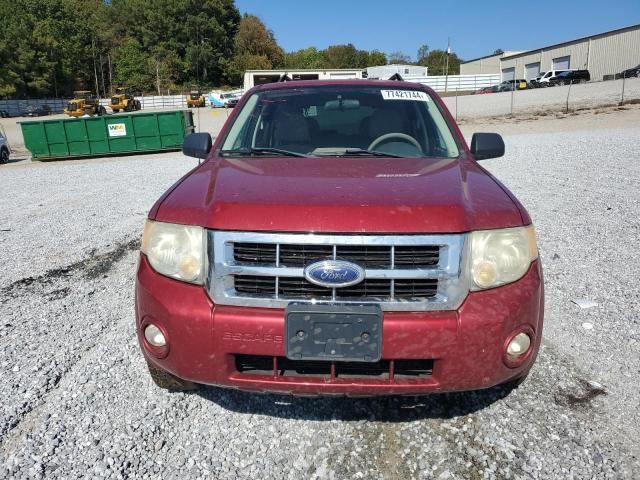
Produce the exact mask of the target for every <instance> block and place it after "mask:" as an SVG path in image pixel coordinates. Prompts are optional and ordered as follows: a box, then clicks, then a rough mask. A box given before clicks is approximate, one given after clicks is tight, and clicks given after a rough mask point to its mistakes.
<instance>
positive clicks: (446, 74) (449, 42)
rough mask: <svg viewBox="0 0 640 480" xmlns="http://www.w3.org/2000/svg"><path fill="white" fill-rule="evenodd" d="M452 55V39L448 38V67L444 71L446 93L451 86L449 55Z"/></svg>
mask: <svg viewBox="0 0 640 480" xmlns="http://www.w3.org/2000/svg"><path fill="white" fill-rule="evenodd" d="M450 53H451V38H450V37H447V65H446V67H445V69H444V91H445V92H446V91H447V87H448V85H449V54H450Z"/></svg>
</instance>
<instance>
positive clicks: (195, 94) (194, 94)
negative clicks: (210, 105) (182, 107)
mask: <svg viewBox="0 0 640 480" xmlns="http://www.w3.org/2000/svg"><path fill="white" fill-rule="evenodd" d="M204 105H205V100H204V95H203V94H202V91H201V90H200V89H199V88H198V87H195V86H194V87H191V91H190V92H189V95H187V107H189V108H193V107H196V108H199V107H204Z"/></svg>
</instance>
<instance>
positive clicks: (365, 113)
mask: <svg viewBox="0 0 640 480" xmlns="http://www.w3.org/2000/svg"><path fill="white" fill-rule="evenodd" d="M268 149H271V150H272V151H271V152H269V151H268ZM258 150H260V154H261V155H271V156H277V155H279V153H278V152H280V154H281V153H282V151H286V152H293V153H295V154H302V155H313V156H321V155H330V156H350V155H358V154H366V153H367V152H371V153H373V154H386V155H388V156H402V157H457V156H458V155H459V151H458V147H457V144H456V142H455V139H454V136H453V134H452V133H451V130H450V128H449V126H448V124H447V123H446V121H445V119H444V117H443V116H442V113H441V112H440V110H439V109H438V106H437V105H436V104H435V102H434V101H433V98H431V96H430V95H429V94H428V93H426V92H424V91H422V90H418V89H416V88H410V87H404V86H403V88H396V89H390V88H389V87H386V86H385V87H382V86H380V87H378V86H358V85H328V86H314V87H299V88H283V89H276V90H267V91H263V92H260V91H258V92H256V93H254V94H253V95H251V97H250V98H249V99H248V100H247V102H246V103H245V104H244V106H243V107H242V110H241V111H240V113H239V115H238V116H237V117H236V119H235V122H234V123H233V125H232V126H231V128H230V130H229V133H228V135H227V137H226V139H225V140H224V142H223V147H222V154H223V155H233V154H236V153H237V154H246V153H247V152H252V153H254V152H256V151H258ZM276 150H277V151H278V152H276Z"/></svg>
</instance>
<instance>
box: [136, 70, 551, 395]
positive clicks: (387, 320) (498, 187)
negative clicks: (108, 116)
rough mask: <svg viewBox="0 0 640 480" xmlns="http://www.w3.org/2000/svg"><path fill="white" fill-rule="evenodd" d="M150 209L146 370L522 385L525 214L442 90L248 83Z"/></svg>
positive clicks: (527, 350) (325, 389)
mask: <svg viewBox="0 0 640 480" xmlns="http://www.w3.org/2000/svg"><path fill="white" fill-rule="evenodd" d="M183 151H184V153H185V154H187V155H190V156H193V157H197V158H202V159H206V161H205V162H203V163H202V164H201V165H199V166H198V167H197V168H195V169H193V170H192V171H191V172H189V173H188V174H187V175H186V176H184V177H183V178H182V179H181V180H179V181H178V182H177V183H176V184H175V185H174V186H173V187H171V188H170V189H169V191H167V192H166V193H165V194H164V195H163V196H162V198H160V200H158V202H157V203H156V204H155V205H154V207H153V208H152V210H151V212H150V213H149V219H148V221H147V223H146V225H145V229H144V236H143V241H142V253H141V255H140V262H139V266H138V272H137V282H136V329H137V333H138V338H139V341H140V345H141V348H142V351H143V353H144V356H145V358H146V360H147V363H148V365H149V369H150V371H151V375H152V377H153V379H154V380H155V382H156V383H157V384H158V385H159V386H161V387H164V388H168V389H172V390H184V389H190V388H195V387H196V386H197V384H209V385H218V386H223V387H231V388H238V389H242V390H249V391H257V392H276V393H291V394H300V395H353V396H359V395H388V394H412V395H416V394H425V393H430V392H444V391H456V390H470V389H481V388H487V387H491V386H493V385H497V384H500V383H505V382H510V383H513V384H515V383H518V382H520V381H522V380H523V379H524V378H525V377H526V375H527V374H528V372H529V369H530V368H531V366H532V364H533V362H534V360H535V357H536V354H537V351H538V347H539V345H540V339H541V335H542V322H543V303H544V294H543V282H542V269H541V265H540V260H539V258H538V250H537V247H536V240H535V233H534V229H533V225H532V224H531V219H530V218H529V215H528V214H527V212H526V211H525V209H524V208H523V207H522V205H521V204H520V203H519V202H518V200H517V199H516V198H515V197H514V196H513V194H511V193H510V192H509V191H508V190H507V189H506V188H505V187H504V186H503V185H502V184H500V182H498V180H496V179H495V178H494V177H493V176H492V175H491V174H489V173H488V172H487V171H486V170H485V169H483V168H482V167H481V166H480V165H479V163H478V161H479V160H483V159H486V158H494V157H499V156H502V155H503V154H504V143H503V141H502V139H501V138H500V136H499V135H496V134H491V133H477V134H475V135H474V136H473V139H472V141H471V146H470V148H469V147H468V146H467V144H466V143H465V141H464V138H463V137H462V134H461V133H460V131H459V130H458V128H457V126H456V124H455V122H454V121H453V119H452V118H451V115H450V114H449V112H448V111H447V109H446V108H445V106H444V104H443V103H442V101H441V100H440V98H439V97H438V96H437V95H436V94H435V93H434V92H433V91H432V90H431V89H429V88H427V87H424V86H422V85H419V84H415V83H408V82H401V81H400V82H398V81H395V82H394V81H386V82H384V81H362V80H357V81H330V82H329V81H327V82H324V81H300V82H284V83H276V84H270V85H260V86H258V87H256V88H254V89H252V90H250V91H249V92H247V94H246V95H244V97H243V98H242V100H241V102H240V103H239V105H238V107H237V108H236V109H235V110H234V112H233V114H232V116H231V117H230V118H229V120H228V121H227V123H226V124H225V126H224V128H223V129H222V131H221V133H220V135H219V136H218V138H217V139H216V141H215V143H213V145H212V140H211V137H210V136H209V134H206V133H196V134H192V135H190V136H188V137H187V138H186V139H185V142H184V146H183Z"/></svg>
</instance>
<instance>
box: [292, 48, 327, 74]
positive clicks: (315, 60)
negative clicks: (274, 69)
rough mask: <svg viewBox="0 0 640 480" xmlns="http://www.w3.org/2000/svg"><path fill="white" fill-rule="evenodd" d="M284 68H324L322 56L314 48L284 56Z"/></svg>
mask: <svg viewBox="0 0 640 480" xmlns="http://www.w3.org/2000/svg"><path fill="white" fill-rule="evenodd" d="M284 66H285V67H286V68H298V69H300V68H302V69H304V68H307V69H314V68H326V66H325V62H324V56H323V54H322V52H320V51H319V50H318V49H317V48H316V47H308V48H303V49H301V50H296V51H295V52H289V53H286V54H285V57H284Z"/></svg>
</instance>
